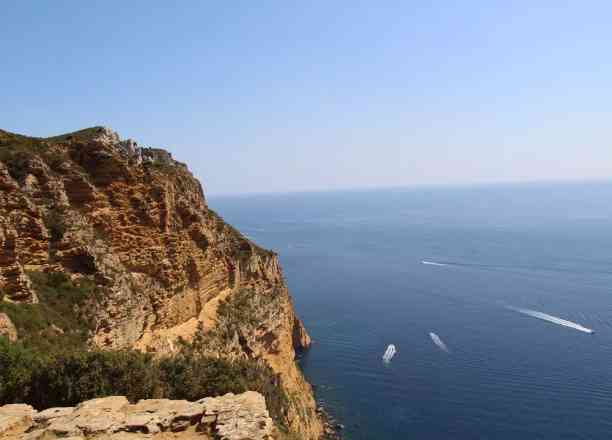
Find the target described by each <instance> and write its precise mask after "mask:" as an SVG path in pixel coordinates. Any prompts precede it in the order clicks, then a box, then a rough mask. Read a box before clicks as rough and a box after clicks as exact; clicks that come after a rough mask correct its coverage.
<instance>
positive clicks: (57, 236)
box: [43, 209, 67, 242]
mask: <svg viewBox="0 0 612 440" xmlns="http://www.w3.org/2000/svg"><path fill="white" fill-rule="evenodd" d="M64 215H65V214H64V212H62V211H61V210H59V209H53V210H51V211H49V212H48V213H47V214H46V215H45V216H44V217H43V221H44V223H45V226H46V228H47V230H48V231H49V234H50V236H51V241H52V242H54V241H60V240H61V239H62V238H63V237H64V234H65V233H66V229H67V226H66V222H65V220H64Z"/></svg>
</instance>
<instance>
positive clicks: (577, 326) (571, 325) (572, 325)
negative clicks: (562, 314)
mask: <svg viewBox="0 0 612 440" xmlns="http://www.w3.org/2000/svg"><path fill="white" fill-rule="evenodd" d="M506 308H507V309H509V310H514V311H515V312H518V313H522V314H523V315H527V316H531V317H532V318H538V319H541V320H543V321H548V322H552V323H553V324H557V325H562V326H563V327H569V328H573V329H574V330H578V331H580V332H584V333H589V334H593V333H595V332H594V331H593V330H592V329H590V328H587V327H584V326H582V325H580V324H578V323H576V322H572V321H568V320H566V319H562V318H558V317H556V316H552V315H549V314H547V313H542V312H538V311H536V310H529V309H521V308H520V307H512V306H507V307H506Z"/></svg>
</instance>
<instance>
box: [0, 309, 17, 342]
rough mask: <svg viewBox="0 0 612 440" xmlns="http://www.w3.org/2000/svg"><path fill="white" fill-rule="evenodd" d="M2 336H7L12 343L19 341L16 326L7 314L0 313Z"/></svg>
mask: <svg viewBox="0 0 612 440" xmlns="http://www.w3.org/2000/svg"><path fill="white" fill-rule="evenodd" d="M0 336H5V337H6V338H8V340H9V341H11V342H15V341H16V340H17V329H16V328H15V324H13V321H11V319H10V318H9V317H8V316H7V314H6V313H0Z"/></svg>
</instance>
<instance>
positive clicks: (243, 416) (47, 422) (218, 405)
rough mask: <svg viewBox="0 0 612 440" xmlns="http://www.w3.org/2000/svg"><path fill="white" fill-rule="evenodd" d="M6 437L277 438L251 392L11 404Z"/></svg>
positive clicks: (4, 416)
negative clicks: (66, 404) (39, 406)
mask: <svg viewBox="0 0 612 440" xmlns="http://www.w3.org/2000/svg"><path fill="white" fill-rule="evenodd" d="M0 438H2V439H7V440H9V439H10V440H47V439H56V438H62V439H67V438H69V439H72V440H77V439H81V440H84V439H94V438H95V439H108V440H122V439H124V440H129V439H133V440H138V439H145V438H152V439H156V438H158V439H170V438H173V439H182V440H189V439H202V440H205V439H220V440H247V439H248V440H271V439H273V438H275V428H274V424H273V422H272V419H271V418H270V416H269V414H268V410H267V408H266V402H265V400H264V397H263V396H262V395H261V394H259V393H256V392H254V391H247V392H245V393H242V394H238V395H234V394H231V393H230V394H226V395H225V396H221V397H207V398H205V399H202V400H200V401H198V402H188V401H186V400H168V399H153V400H141V401H139V402H138V403H136V404H133V405H132V404H130V403H129V402H128V401H127V399H126V398H125V397H123V396H112V397H105V398H100V399H93V400H89V401H86V402H83V403H81V404H80V405H78V406H76V407H74V408H50V409H47V410H44V411H41V412H37V411H35V410H34V409H33V408H32V407H31V406H29V405H5V406H2V407H0Z"/></svg>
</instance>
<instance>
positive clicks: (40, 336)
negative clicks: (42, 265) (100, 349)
mask: <svg viewBox="0 0 612 440" xmlns="http://www.w3.org/2000/svg"><path fill="white" fill-rule="evenodd" d="M29 276H30V279H31V280H32V284H33V287H34V290H35V291H36V293H37V294H38V298H39V300H40V302H39V303H38V304H13V303H9V302H3V301H0V312H4V313H6V314H7V315H8V316H9V318H10V319H11V321H13V323H14V324H15V327H17V332H18V334H19V338H20V340H21V341H22V342H23V343H24V345H25V346H26V347H32V348H36V349H39V350H43V351H49V352H57V351H62V350H65V349H71V350H74V349H82V350H84V349H85V348H86V347H87V338H88V335H89V331H90V330H91V328H90V326H91V325H92V324H93V320H92V319H90V314H91V311H92V309H93V308H94V307H95V302H96V301H97V290H96V286H95V284H94V283H93V282H92V281H90V280H88V279H81V280H79V281H77V282H73V281H71V280H70V279H69V278H68V277H67V276H66V275H65V274H64V273H61V272H58V273H42V272H31V273H29Z"/></svg>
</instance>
